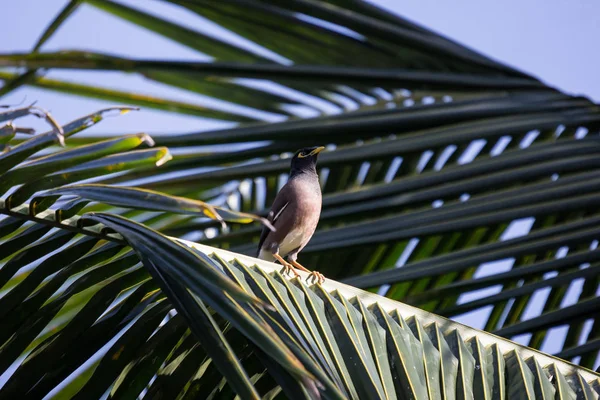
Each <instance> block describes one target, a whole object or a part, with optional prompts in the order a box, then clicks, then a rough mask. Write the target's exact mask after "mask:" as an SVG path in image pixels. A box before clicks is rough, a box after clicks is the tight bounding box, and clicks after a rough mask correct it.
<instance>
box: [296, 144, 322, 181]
mask: <svg viewBox="0 0 600 400" xmlns="http://www.w3.org/2000/svg"><path fill="white" fill-rule="evenodd" d="M324 149H325V147H323V146H315V147H305V148H303V149H300V150H298V151H297V152H296V154H294V157H292V163H291V170H290V177H292V176H294V175H297V174H302V173H306V172H314V173H316V172H317V157H318V156H319V153H320V152H321V151H323V150H324Z"/></svg>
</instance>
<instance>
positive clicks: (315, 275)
mask: <svg viewBox="0 0 600 400" xmlns="http://www.w3.org/2000/svg"><path fill="white" fill-rule="evenodd" d="M288 260H289V261H290V264H292V265H293V266H294V267H296V268H298V269H301V270H302V271H304V272H308V277H307V278H306V280H307V281H308V280H309V279H312V280H313V282H317V283H319V284H321V283H323V282H325V277H324V276H323V274H322V273H320V272H317V271H311V270H309V269H308V268H306V267H304V266H303V265H302V264H300V263H299V262H298V261H296V260H294V259H292V258H288Z"/></svg>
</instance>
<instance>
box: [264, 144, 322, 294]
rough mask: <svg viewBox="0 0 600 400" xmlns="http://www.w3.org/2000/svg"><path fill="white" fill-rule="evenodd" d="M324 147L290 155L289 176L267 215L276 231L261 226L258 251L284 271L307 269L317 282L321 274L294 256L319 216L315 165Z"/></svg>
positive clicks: (317, 182)
mask: <svg viewBox="0 0 600 400" xmlns="http://www.w3.org/2000/svg"><path fill="white" fill-rule="evenodd" d="M323 149H324V147H309V148H304V149H301V150H298V151H297V152H296V154H295V155H294V157H293V158H292V163H291V170H290V177H289V180H288V182H287V183H286V184H285V185H284V186H283V187H282V188H281V190H280V191H279V193H278V194H277V196H276V197H275V201H274V202H273V205H272V206H271V210H270V211H269V215H268V216H267V219H268V220H269V221H270V222H271V224H272V225H273V226H274V227H275V229H276V231H275V232H272V231H271V230H269V229H268V228H266V227H264V228H263V231H262V234H261V236H260V241H259V243H258V254H257V256H258V258H260V259H263V260H267V261H274V260H277V261H279V262H280V263H281V264H282V265H283V266H284V269H285V270H286V272H291V273H294V274H296V275H298V273H297V272H296V271H295V269H294V267H295V268H298V269H301V270H303V271H306V272H310V276H309V277H312V278H314V279H315V280H316V281H318V282H319V283H321V282H323V281H324V280H325V278H324V277H323V275H321V274H320V273H319V272H316V271H309V270H308V269H306V268H305V267H303V266H302V265H301V264H300V263H298V261H297V257H298V253H299V252H300V251H301V250H302V249H303V248H304V247H305V246H306V245H307V244H308V242H309V240H310V239H311V237H312V235H313V234H314V233H315V229H316V228H317V224H318V223H319V217H320V216H321V203H322V200H321V186H320V185H319V176H318V175H317V169H316V165H317V156H318V154H319V153H320V152H321V151H322V150H323ZM284 258H287V261H285V260H284Z"/></svg>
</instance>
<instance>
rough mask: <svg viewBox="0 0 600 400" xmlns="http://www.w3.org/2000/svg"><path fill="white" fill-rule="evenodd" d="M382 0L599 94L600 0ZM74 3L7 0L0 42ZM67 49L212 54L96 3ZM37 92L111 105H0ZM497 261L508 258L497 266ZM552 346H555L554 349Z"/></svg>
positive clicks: (162, 92)
mask: <svg viewBox="0 0 600 400" xmlns="http://www.w3.org/2000/svg"><path fill="white" fill-rule="evenodd" d="M121 1H122V2H123V3H125V4H128V5H132V6H133V5H136V4H138V5H139V4H144V5H150V6H149V7H146V8H145V10H146V11H149V12H153V13H156V14H158V15H160V16H162V17H164V18H168V19H171V20H173V21H175V22H177V23H183V24H186V25H188V27H190V28H192V29H201V30H207V31H213V32H214V31H216V30H219V31H221V32H222V30H220V29H219V28H218V27H216V26H214V24H212V23H210V22H209V21H205V20H202V19H200V18H199V17H197V16H195V15H192V14H190V13H188V12H186V11H183V10H180V9H178V8H177V7H174V6H170V5H166V4H165V3H163V2H161V1H157V0H146V1H144V2H139V0H121ZM374 2H375V3H378V4H381V5H382V6H384V7H387V8H388V9H390V10H393V11H396V12H398V13H400V14H401V15H403V16H404V17H406V18H409V19H411V20H413V21H415V22H417V23H420V24H422V25H424V26H427V27H428V28H430V29H433V30H434V31H437V32H439V33H442V34H444V35H446V36H448V37H450V38H452V39H454V40H456V41H458V42H460V43H462V44H465V45H467V46H469V47H471V48H473V49H476V50H478V51H480V52H482V53H484V54H486V55H488V56H490V57H492V58H495V59H498V60H500V61H502V62H504V63H507V64H509V65H512V66H514V67H516V68H519V69H521V70H523V71H525V72H528V73H531V74H533V75H535V76H537V77H539V78H541V79H542V80H543V81H545V82H546V83H548V84H550V85H553V86H556V87H558V88H559V89H562V90H564V91H566V92H569V93H573V94H580V95H585V96H588V97H590V98H592V99H594V100H595V101H600V79H598V67H599V65H600V51H598V44H597V41H598V38H600V25H599V24H598V23H597V19H598V15H600V1H584V0H582V1H566V0H553V1H543V0H529V1H517V0H504V1H502V2H481V1H476V0H456V1H452V2H449V1H445V2H444V1H432V0H419V1H410V2H409V1H399V0H376V1H374ZM65 4H66V0H44V1H40V0H12V1H7V2H6V4H4V6H3V11H4V16H5V18H4V19H3V22H2V24H0V37H2V38H3V40H1V41H0V53H8V52H23V51H29V50H30V49H31V48H32V46H33V45H34V43H35V42H36V40H37V38H38V36H39V34H40V33H41V32H42V31H43V30H44V28H45V27H46V26H47V24H48V22H49V21H50V20H51V19H52V18H53V17H54V16H55V15H56V13H57V12H58V11H59V10H60V9H61V8H62V7H64V5H65ZM6 16H10V17H6ZM17 16H18V17H17ZM237 40H241V39H239V38H238V39H237ZM59 49H90V50H95V51H100V52H106V53H115V54H120V55H125V56H128V57H145V58H171V59H187V60H207V59H208V58H207V57H204V56H202V55H200V54H198V53H197V52H195V51H192V50H190V49H188V48H186V47H183V46H181V45H178V44H176V43H174V42H172V41H170V40H168V39H164V38H162V37H160V36H157V35H155V34H153V33H151V32H149V31H145V30H143V29H141V28H137V27H135V26H133V25H131V24H129V23H127V22H124V21H122V20H120V19H118V18H115V17H112V16H111V15H108V14H105V13H103V12H102V11H98V10H96V9H95V8H93V7H91V6H89V5H83V6H82V7H81V8H80V9H79V10H78V11H77V12H76V14H75V15H73V16H72V17H71V18H70V19H69V20H68V21H67V22H66V23H65V24H64V25H63V26H62V28H61V29H60V30H59V31H58V32H57V33H56V34H55V36H54V37H53V38H52V39H51V40H50V41H49V42H48V43H47V44H46V45H45V46H44V47H43V48H42V50H43V51H54V50H59ZM48 76H49V77H53V78H60V79H65V80H71V81H76V82H82V83H87V84H96V85H98V84H100V85H102V86H107V87H111V88H115V89H126V90H134V91H139V92H141V93H144V94H150V95H156V96H161V97H166V98H171V99H176V100H179V101H187V102H193V103H202V102H206V101H207V99H206V98H202V97H201V96H199V95H196V94H192V93H189V92H186V91H183V90H178V89H173V88H171V87H167V86H164V85H161V84H158V83H152V82H149V81H146V80H143V79H142V78H140V77H137V76H134V75H124V74H118V73H99V72H74V71H52V72H50V74H49V75H48ZM24 99H25V100H24ZM36 100H37V102H38V105H39V106H41V107H44V108H48V109H50V111H51V112H52V114H53V115H54V116H55V117H56V118H57V119H58V120H59V121H60V122H62V123H65V122H68V121H70V120H72V119H75V118H77V117H79V116H82V115H85V114H87V113H89V112H92V111H94V110H96V109H99V108H102V107H106V106H107V105H110V104H109V103H106V102H101V101H95V100H88V99H82V98H79V97H75V96H69V95H62V94H56V93H53V92H46V91H43V90H39V89H32V88H27V87H25V88H21V89H19V90H18V91H15V92H14V93H11V94H10V95H9V96H6V97H5V98H3V99H2V100H1V101H0V104H19V103H22V102H23V101H25V103H29V102H32V101H36ZM26 122H27V123H26V125H27V126H34V127H40V128H41V127H42V126H43V124H42V123H41V122H40V121H37V120H27V121H26ZM227 125H228V124H227V123H222V122H215V121H210V120H206V119H201V118H196V117H190V116H183V115H178V114H172V113H165V112H160V111H152V110H142V111H140V112H136V113H129V114H128V115H127V116H124V117H119V118H110V119H107V120H106V121H103V122H102V123H101V124H99V125H98V126H96V127H93V128H92V129H91V130H90V131H91V132H94V131H96V132H113V133H131V132H139V131H146V132H148V133H150V134H153V133H160V132H185V131H199V130H208V129H212V128H218V127H224V126H227ZM505 267H509V265H506V266H505ZM494 268H496V269H497V268H500V266H498V265H496V266H494ZM568 297H570V298H571V299H574V298H575V297H574V296H568ZM538 304H540V303H538ZM564 305H566V304H564ZM472 318H476V317H471V320H469V318H465V319H463V321H464V322H466V323H469V322H473V319H472ZM473 325H477V324H473ZM559 333H560V332H557V334H559ZM546 350H548V351H552V349H546Z"/></svg>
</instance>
